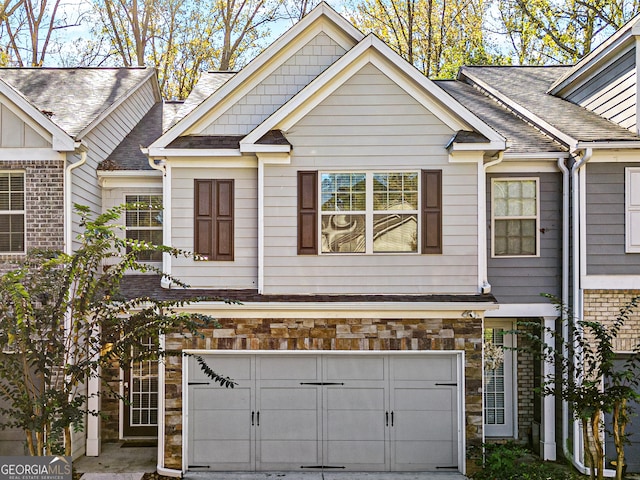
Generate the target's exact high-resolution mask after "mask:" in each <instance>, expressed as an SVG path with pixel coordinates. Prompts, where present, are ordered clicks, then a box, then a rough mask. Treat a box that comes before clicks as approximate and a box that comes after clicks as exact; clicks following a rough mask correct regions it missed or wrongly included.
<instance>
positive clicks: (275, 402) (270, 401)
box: [260, 387, 319, 411]
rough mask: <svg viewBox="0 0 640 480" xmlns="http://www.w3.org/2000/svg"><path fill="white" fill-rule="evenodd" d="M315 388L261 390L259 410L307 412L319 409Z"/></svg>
mask: <svg viewBox="0 0 640 480" xmlns="http://www.w3.org/2000/svg"><path fill="white" fill-rule="evenodd" d="M317 397H318V389H317V388H302V387H299V388H294V389H292V388H261V389H260V410H279V409H286V410H309V409H313V410H314V411H315V410H316V409H317V408H318V407H319V405H318V401H317Z"/></svg>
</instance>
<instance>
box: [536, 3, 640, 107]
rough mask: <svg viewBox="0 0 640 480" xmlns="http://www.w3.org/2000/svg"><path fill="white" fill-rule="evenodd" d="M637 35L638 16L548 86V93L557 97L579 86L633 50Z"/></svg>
mask: <svg viewBox="0 0 640 480" xmlns="http://www.w3.org/2000/svg"><path fill="white" fill-rule="evenodd" d="M638 34H640V14H639V15H636V16H635V17H633V18H632V19H631V20H629V21H628V22H627V23H625V24H624V25H623V26H622V27H621V28H620V29H619V30H618V31H617V32H615V33H614V34H613V35H611V36H610V37H609V38H607V39H606V40H605V41H604V42H602V43H601V44H600V45H598V46H597V47H596V48H594V49H593V50H592V51H591V52H589V54H588V55H586V56H585V57H583V58H582V59H581V60H580V61H579V62H578V63H577V64H575V65H574V66H573V67H571V68H570V69H568V70H567V71H566V72H565V73H564V75H562V76H561V77H559V78H558V79H556V81H555V82H553V84H551V85H550V86H549V90H548V92H549V93H550V94H552V95H559V94H560V93H561V92H562V91H563V90H565V89H567V88H569V89H571V88H572V87H574V86H577V85H579V84H580V83H582V79H583V78H584V79H588V78H589V77H590V76H591V74H592V73H593V72H595V71H597V70H599V69H600V68H602V67H603V66H604V65H606V64H607V63H608V62H609V61H611V59H612V58H614V59H615V58H617V57H619V56H621V55H622V54H623V53H624V51H626V50H629V49H631V48H633V47H634V46H635V43H636V40H635V35H638Z"/></svg>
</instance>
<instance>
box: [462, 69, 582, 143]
mask: <svg viewBox="0 0 640 480" xmlns="http://www.w3.org/2000/svg"><path fill="white" fill-rule="evenodd" d="M462 74H463V75H464V76H465V77H467V78H468V79H469V80H471V81H472V82H473V83H475V84H476V85H477V86H478V87H480V88H481V89H482V90H484V91H485V92H487V93H488V94H490V95H491V96H493V97H495V98H496V99H498V100H499V101H500V102H502V103H503V104H505V105H506V106H507V107H508V108H509V109H511V110H513V111H514V112H516V113H518V114H520V115H522V116H523V117H524V118H526V119H528V120H529V121H530V122H531V123H532V124H533V125H535V126H537V127H538V128H539V129H541V130H542V131H543V132H547V133H548V134H549V135H550V136H552V137H554V138H556V139H557V140H560V141H561V142H564V144H565V145H567V146H568V147H569V149H570V150H574V149H575V147H576V144H577V143H578V141H577V140H576V139H575V138H573V137H570V136H569V135H567V134H565V133H563V132H561V131H560V130H558V129H557V128H556V127H554V126H553V125H551V124H550V123H548V122H546V121H545V120H543V119H541V118H540V117H538V116H537V115H534V114H533V113H532V112H530V111H529V110H528V109H526V108H525V107H523V106H522V105H520V104H519V103H517V102H514V101H513V100H512V99H511V98H509V97H507V96H506V95H503V94H502V93H500V92H499V91H498V90H496V89H495V88H493V87H491V86H490V85H488V84H487V83H485V82H483V81H481V80H480V79H478V78H477V77H475V76H474V75H473V74H471V72H470V71H469V70H466V69H465V70H463V71H462Z"/></svg>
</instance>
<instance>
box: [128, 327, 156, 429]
mask: <svg viewBox="0 0 640 480" xmlns="http://www.w3.org/2000/svg"><path fill="white" fill-rule="evenodd" d="M152 341H153V340H151V339H149V340H147V341H145V342H142V343H141V345H140V347H139V348H151V347H152V343H151V342H152ZM124 398H125V399H126V400H127V401H126V402H124V404H123V408H124V415H123V417H124V425H123V435H124V437H155V436H157V434H158V361H157V360H143V361H136V362H132V363H131V367H130V368H128V369H126V370H125V372H124Z"/></svg>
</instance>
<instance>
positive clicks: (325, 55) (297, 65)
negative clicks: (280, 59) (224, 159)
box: [200, 32, 345, 135]
mask: <svg viewBox="0 0 640 480" xmlns="http://www.w3.org/2000/svg"><path fill="white" fill-rule="evenodd" d="M344 53H345V51H344V49H343V48H342V47H341V46H340V45H338V44H337V43H336V42H334V41H333V40H332V39H331V38H330V37H329V36H328V35H327V34H326V33H323V32H321V33H319V34H318V35H317V36H316V37H315V38H314V39H313V40H311V41H310V42H309V43H307V44H306V45H305V46H304V47H302V48H301V49H300V50H299V51H298V52H296V53H295V54H294V55H293V56H292V57H291V58H289V59H288V60H287V61H286V62H284V63H283V64H282V65H281V66H280V67H278V68H277V69H276V70H275V71H274V72H273V73H272V74H271V75H269V76H268V77H267V78H265V79H264V80H263V81H262V82H261V83H260V84H259V85H257V86H256V87H255V88H253V89H252V90H251V91H250V92H249V93H247V95H245V96H244V97H243V98H242V99H240V100H239V101H238V102H237V103H236V104H234V105H233V106H232V107H231V108H229V109H228V110H227V111H226V112H225V113H223V114H222V115H221V116H220V117H219V118H218V119H216V120H215V122H213V124H211V125H209V126H207V127H205V128H204V129H203V130H202V132H200V133H202V134H206V135H246V134H247V133H249V132H250V131H251V130H253V129H254V128H255V127H256V126H257V125H259V124H260V123H262V122H263V121H264V120H265V119H266V118H267V117H268V116H269V115H271V114H272V113H273V112H275V111H276V110H277V109H278V108H280V107H281V106H282V105H283V104H284V103H286V102H287V101H288V100H289V99H290V98H291V97H293V96H294V95H295V94H296V93H298V92H299V91H300V90H302V88H303V87H305V86H306V85H307V84H308V83H309V82H311V81H312V80H313V79H314V78H316V77H317V76H318V75H320V73H322V72H323V71H324V70H326V68H327V67H328V66H329V65H331V64H332V63H333V62H335V61H336V60H337V59H338V58H340V57H341V56H342V55H344Z"/></svg>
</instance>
